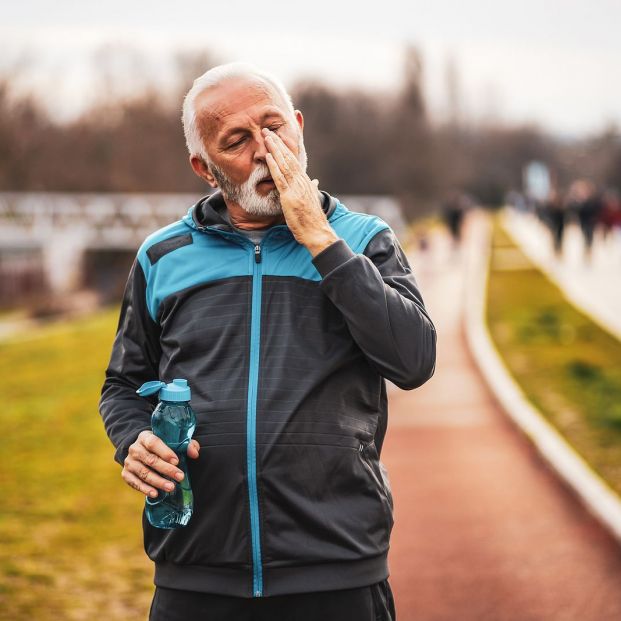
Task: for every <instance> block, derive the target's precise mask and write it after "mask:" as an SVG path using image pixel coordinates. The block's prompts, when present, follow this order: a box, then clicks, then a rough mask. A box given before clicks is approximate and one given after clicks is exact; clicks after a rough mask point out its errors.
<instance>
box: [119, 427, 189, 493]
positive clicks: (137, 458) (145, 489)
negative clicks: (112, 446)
mask: <svg viewBox="0 0 621 621" xmlns="http://www.w3.org/2000/svg"><path fill="white" fill-rule="evenodd" d="M199 448H200V445H199V443H198V442H197V441H196V440H191V441H190V444H189V445H188V457H191V458H192V459H196V458H197V457H198V451H199ZM123 463H124V466H123V471H122V472H121V476H122V477H123V480H124V481H125V483H127V484H128V485H129V486H130V487H133V488H134V489H136V490H138V491H139V492H142V493H143V494H144V495H145V496H149V497H150V498H155V497H156V496H157V494H158V489H161V490H164V491H166V492H171V491H172V490H173V489H174V484H173V483H172V482H171V481H169V480H167V479H165V478H163V477H162V476H160V475H161V474H163V475H165V476H167V477H170V478H171V479H174V480H176V481H182V480H183V476H184V475H183V471H182V470H181V469H180V468H177V467H176V466H177V464H178V463H179V460H178V458H177V455H176V454H175V452H174V451H173V450H172V449H171V448H170V447H169V446H167V445H166V443H165V442H164V441H162V439H161V438H158V437H157V436H156V435H155V434H154V433H153V432H152V431H149V430H145V431H141V432H140V435H139V436H138V438H137V440H136V441H135V442H134V443H133V444H132V445H131V446H130V447H129V450H128V454H127V457H126V458H125V461H124V462H123ZM158 473H159V474H158Z"/></svg>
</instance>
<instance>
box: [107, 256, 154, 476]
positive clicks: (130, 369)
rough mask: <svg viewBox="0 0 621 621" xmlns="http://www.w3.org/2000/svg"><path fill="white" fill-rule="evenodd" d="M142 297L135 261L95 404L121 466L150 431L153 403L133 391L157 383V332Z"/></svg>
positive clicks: (141, 276)
mask: <svg viewBox="0 0 621 621" xmlns="http://www.w3.org/2000/svg"><path fill="white" fill-rule="evenodd" d="M145 294H146V281H145V276H144V272H143V270H142V267H141V265H140V263H139V262H138V260H137V259H136V260H135V261H134V264H133V265H132V268H131V271H130V273H129V278H128V280H127V285H126V287H125V293H124V296H123V303H122V305H121V314H120V317H119V324H118V328H117V332H116V337H115V339H114V344H113V346H112V355H111V356H110V363H109V364H108V368H107V369H106V379H105V381H104V385H103V387H102V390H101V399H100V401H99V412H100V414H101V417H102V419H103V423H104V427H105V429H106V433H107V434H108V437H109V438H110V440H111V441H112V444H114V446H115V448H116V452H115V455H114V459H115V461H117V462H118V463H119V464H121V465H123V462H124V461H125V458H126V457H127V452H128V449H129V446H130V445H131V444H133V443H134V442H135V441H136V438H137V437H138V435H139V434H140V432H141V431H144V430H145V429H151V414H152V412H153V408H154V404H155V399H154V398H152V399H151V400H147V399H145V398H144V397H140V396H138V395H137V394H136V389H137V388H139V387H140V386H141V385H142V384H143V383H144V382H147V381H150V380H155V379H159V377H158V368H159V360H160V356H161V348H160V341H159V336H160V329H159V326H158V324H157V323H156V322H155V321H153V319H151V316H150V315H149V313H148V310H147V305H146V297H145Z"/></svg>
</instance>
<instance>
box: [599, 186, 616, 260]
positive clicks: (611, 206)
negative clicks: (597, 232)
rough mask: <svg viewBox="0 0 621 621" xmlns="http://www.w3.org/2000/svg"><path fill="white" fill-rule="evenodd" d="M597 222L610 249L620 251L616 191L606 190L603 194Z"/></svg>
mask: <svg viewBox="0 0 621 621" xmlns="http://www.w3.org/2000/svg"><path fill="white" fill-rule="evenodd" d="M599 221H600V223H601V225H602V230H603V233H604V239H605V240H606V241H607V242H608V243H609V244H611V245H612V248H616V249H617V250H621V196H620V195H619V191H618V190H616V189H612V188H608V189H607V190H606V191H605V192H604V194H603V197H602V209H601V212H600V218H599Z"/></svg>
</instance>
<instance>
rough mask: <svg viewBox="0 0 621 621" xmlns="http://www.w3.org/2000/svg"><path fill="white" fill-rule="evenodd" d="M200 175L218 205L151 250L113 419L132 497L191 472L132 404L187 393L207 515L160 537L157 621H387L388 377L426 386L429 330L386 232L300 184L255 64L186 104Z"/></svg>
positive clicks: (200, 499) (118, 374)
mask: <svg viewBox="0 0 621 621" xmlns="http://www.w3.org/2000/svg"><path fill="white" fill-rule="evenodd" d="M183 125H184V131H185V136H186V143H187V146H188V150H189V153H190V163H191V166H192V168H193V170H194V172H195V173H196V174H197V175H198V176H199V177H200V178H201V179H203V180H204V181H205V182H206V183H207V184H208V185H209V186H211V187H212V188H215V189H216V192H215V193H213V194H211V195H209V196H206V197H204V198H202V199H200V200H199V201H198V202H197V203H196V204H195V205H193V206H191V207H190V208H189V210H188V213H187V214H186V216H185V217H184V218H183V219H182V220H179V221H178V222H175V223H173V224H171V225H169V226H167V227H165V228H163V229H161V230H159V231H156V232H155V233H153V234H152V235H151V236H149V237H148V238H147V240H146V241H145V242H144V243H143V244H142V246H141V248H140V250H139V251H138V255H137V258H136V260H135V262H134V265H133V267H132V270H131V273H130V276H129V280H128V283H127V288H126V291H125V295H124V300H123V305H122V309H121V317H120V320H119V327H118V332H117V335H116V338H115V341H114V345H113V350H112V355H111V358H110V363H109V366H108V369H107V371H106V380H105V383H104V386H103V388H102V396H101V401H100V412H101V415H102V418H103V421H104V425H105V428H106V431H107V433H108V435H109V437H110V439H111V440H112V442H113V444H114V445H115V447H116V454H115V459H116V461H117V462H118V463H119V464H121V465H122V466H123V471H122V477H123V479H124V481H125V482H126V483H127V484H128V485H130V486H131V487H133V488H135V489H136V490H138V491H139V492H141V493H142V494H145V495H156V494H157V490H158V488H159V489H166V486H167V485H168V483H169V481H167V480H166V479H165V478H164V477H165V476H167V477H171V478H174V477H176V476H178V475H180V474H182V473H181V471H180V470H179V469H178V468H176V464H175V455H174V453H173V452H172V451H171V449H169V448H168V447H167V446H166V445H165V444H164V443H163V442H162V441H161V440H160V439H159V438H158V437H156V436H155V435H154V434H153V433H152V432H151V430H150V420H151V413H152V410H153V406H154V404H155V403H154V402H151V403H149V402H147V401H146V400H145V399H142V398H140V397H138V396H137V395H136V389H137V388H138V387H139V386H140V385H141V384H142V383H143V382H146V381H149V380H154V379H165V380H166V381H170V380H172V379H173V378H185V379H187V380H188V382H189V385H190V387H191V389H192V406H193V409H194V411H195V412H196V416H197V427H196V432H195V435H194V439H193V440H192V443H191V444H190V446H189V447H188V456H189V457H190V458H192V459H191V460H190V461H189V465H188V468H189V474H190V476H189V478H190V482H191V485H192V490H193V493H194V507H195V509H194V514H193V515H192V518H191V520H190V522H189V524H188V525H187V526H186V527H184V528H179V529H173V530H162V529H158V528H154V527H152V526H151V525H150V524H149V523H148V521H147V520H146V519H144V515H143V529H144V545H145V551H146V553H147V555H148V556H149V558H150V559H151V560H152V561H153V562H154V563H155V578H154V582H155V585H156V589H155V594H154V598H153V601H152V604H151V611H150V619H151V621H161V620H163V619H166V620H172V619H193V620H194V621H201V620H202V619H205V620H209V621H220V620H225V619H226V620H233V619H234V620H235V621H244V620H263V619H265V620H268V619H269V620H270V621H271V620H278V619H288V618H295V619H297V620H299V621H304V620H306V619H308V620H311V619H312V620H313V621H317V620H318V619H322V620H323V621H331V620H333V621H336V620H343V619H356V621H394V619H395V608H394V601H393V596H392V592H391V589H390V585H389V583H388V576H389V571H388V563H387V555H388V549H389V540H390V533H391V530H392V525H393V516H392V508H393V507H392V496H391V491H390V484H389V480H388V477H387V472H386V470H385V468H384V466H383V464H382V463H381V461H380V453H381V449H382V444H383V440H384V436H385V432H386V426H387V393H386V383H385V379H384V378H387V379H389V380H391V381H392V382H394V383H395V384H396V385H398V386H400V387H401V388H403V389H406V390H410V389H413V388H416V387H418V386H420V385H421V384H423V383H425V382H426V381H427V380H428V379H429V378H430V377H431V376H432V374H433V372H434V369H435V357H436V334H435V328H434V326H433V323H432V322H431V319H430V318H429V315H428V313H427V311H426V309H425V306H424V304H423V299H422V296H421V294H420V291H419V288H418V285H417V283H416V280H415V278H414V275H413V273H412V270H411V268H410V266H409V264H408V261H407V258H406V256H405V254H404V252H403V250H402V248H401V247H400V245H399V242H398V241H397V239H396V237H395V235H394V232H393V231H392V230H391V229H390V227H389V226H388V225H387V224H386V223H385V222H383V221H382V220H381V219H380V218H378V217H376V216H371V215H367V214H360V213H355V212H352V211H350V210H348V209H347V208H346V207H345V205H343V204H342V203H340V202H339V201H338V200H337V199H336V198H334V197H333V196H331V195H330V194H328V193H327V192H325V191H323V190H321V191H320V190H319V189H318V183H317V182H316V181H315V182H313V181H311V179H310V178H309V177H308V175H307V174H306V163H307V157H306V151H305V148H304V141H303V128H304V119H303V116H302V113H301V112H300V111H299V110H294V108H293V104H292V102H291V99H290V97H289V95H288V94H287V92H286V90H285V89H284V87H283V86H282V84H281V83H280V82H279V81H278V80H277V79H275V78H274V77H272V76H270V75H268V74H265V73H263V72H260V71H258V70H256V69H254V68H252V67H249V66H247V65H243V64H237V63H233V64H230V65H222V66H219V67H215V68H214V69H211V70H209V71H208V72H206V73H205V74H204V75H203V76H201V77H200V78H197V79H196V80H195V81H194V85H193V87H192V89H190V91H189V92H188V94H187V95H186V98H185V101H184V108H183Z"/></svg>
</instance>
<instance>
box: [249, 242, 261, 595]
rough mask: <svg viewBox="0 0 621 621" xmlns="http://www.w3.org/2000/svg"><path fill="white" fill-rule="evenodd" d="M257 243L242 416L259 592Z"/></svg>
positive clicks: (254, 587)
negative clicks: (246, 378)
mask: <svg viewBox="0 0 621 621" xmlns="http://www.w3.org/2000/svg"><path fill="white" fill-rule="evenodd" d="M262 272H263V264H262V263H261V245H260V244H256V245H255V246H254V264H253V270H252V312H251V318H250V373H249V379H248V414H247V418H246V455H247V461H248V494H249V498H250V529H251V535H252V564H253V573H252V592H253V596H254V597H262V596H263V567H262V564H261V539H260V528H259V495H258V491H257V441H256V440H257V438H256V433H257V394H258V384H259V350H260V343H261V293H262V291H261V289H262V287H261V285H262V283H261V279H262Z"/></svg>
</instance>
